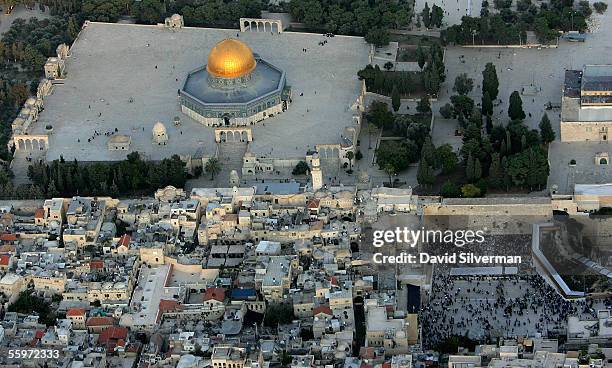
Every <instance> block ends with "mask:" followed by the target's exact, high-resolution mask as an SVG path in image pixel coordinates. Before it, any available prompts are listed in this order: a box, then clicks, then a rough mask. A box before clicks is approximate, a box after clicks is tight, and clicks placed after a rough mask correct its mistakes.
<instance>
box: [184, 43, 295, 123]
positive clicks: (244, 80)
mask: <svg viewBox="0 0 612 368" xmlns="http://www.w3.org/2000/svg"><path fill="white" fill-rule="evenodd" d="M179 96H180V103H181V110H182V111H183V113H185V114H187V115H189V116H190V117H191V118H193V119H194V120H196V121H198V122H200V123H202V124H204V125H207V126H245V125H253V124H254V123H256V122H258V121H261V120H264V119H266V118H268V117H272V116H274V115H275V114H279V113H281V112H283V111H285V110H286V109H287V107H288V106H289V102H290V100H291V88H290V87H289V86H287V82H286V76H285V72H284V71H282V70H281V69H279V68H277V67H275V66H274V65H272V64H270V63H269V62H267V61H265V60H263V59H262V58H261V57H259V55H257V54H253V51H252V50H251V48H250V47H249V46H247V45H246V44H245V43H244V42H242V41H239V40H237V39H225V40H223V41H221V42H219V43H217V44H216V45H215V46H214V47H213V48H212V50H211V51H210V54H209V55H208V62H207V64H206V65H205V66H203V67H200V68H198V69H196V70H194V71H192V72H191V73H189V75H188V76H187V79H186V81H185V84H184V86H183V88H182V89H181V90H180V91H179Z"/></svg>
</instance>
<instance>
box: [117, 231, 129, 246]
mask: <svg viewBox="0 0 612 368" xmlns="http://www.w3.org/2000/svg"><path fill="white" fill-rule="evenodd" d="M130 240H132V237H131V236H129V235H128V234H123V235H121V238H120V239H119V245H123V246H124V247H127V246H129V245H130Z"/></svg>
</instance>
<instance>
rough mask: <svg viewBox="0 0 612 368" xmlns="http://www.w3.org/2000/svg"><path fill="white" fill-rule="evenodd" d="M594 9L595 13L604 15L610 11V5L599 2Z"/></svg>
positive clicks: (594, 4) (594, 5) (595, 3)
mask: <svg viewBox="0 0 612 368" xmlns="http://www.w3.org/2000/svg"><path fill="white" fill-rule="evenodd" d="M593 8H595V11H596V12H598V13H599V14H603V13H605V12H606V10H607V9H608V4H606V3H604V2H601V1H597V2H594V3H593Z"/></svg>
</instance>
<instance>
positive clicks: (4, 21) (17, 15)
mask: <svg viewBox="0 0 612 368" xmlns="http://www.w3.org/2000/svg"><path fill="white" fill-rule="evenodd" d="M32 17H35V18H38V19H44V18H49V13H48V12H47V13H43V12H41V11H40V9H39V8H38V5H36V6H35V7H34V9H32V10H30V9H27V8H26V7H25V6H22V5H18V6H15V9H13V12H12V13H11V14H9V15H7V14H4V10H3V11H2V12H0V34H2V33H4V32H6V31H7V30H8V29H9V28H11V25H12V24H13V22H14V21H15V20H16V19H30V18H32Z"/></svg>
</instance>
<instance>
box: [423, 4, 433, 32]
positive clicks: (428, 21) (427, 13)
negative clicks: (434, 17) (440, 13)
mask: <svg viewBox="0 0 612 368" xmlns="http://www.w3.org/2000/svg"><path fill="white" fill-rule="evenodd" d="M421 19H422V20H423V25H424V26H425V28H429V26H431V14H430V10H429V5H427V2H425V7H424V8H423V10H422V11H421Z"/></svg>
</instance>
